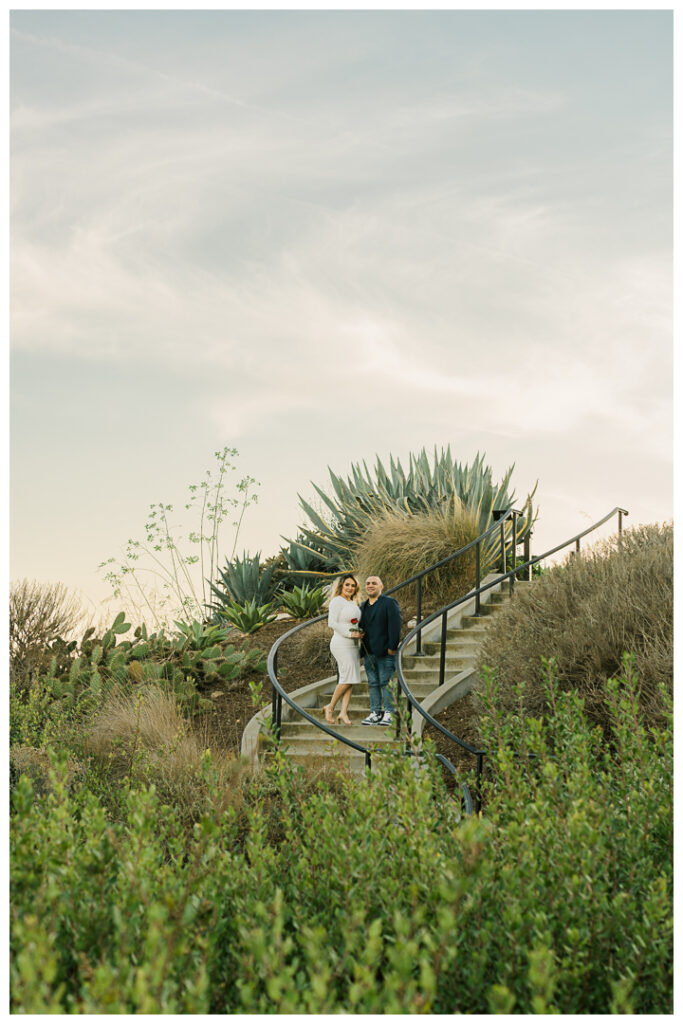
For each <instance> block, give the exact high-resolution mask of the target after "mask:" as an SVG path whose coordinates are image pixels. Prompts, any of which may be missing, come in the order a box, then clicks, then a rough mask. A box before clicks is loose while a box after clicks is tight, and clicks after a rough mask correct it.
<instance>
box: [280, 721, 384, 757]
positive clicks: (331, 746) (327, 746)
mask: <svg viewBox="0 0 683 1024" xmlns="http://www.w3.org/2000/svg"><path fill="white" fill-rule="evenodd" d="M345 735H347V736H348V739H350V740H353V741H354V743H359V744H361V745H362V746H363V747H367V748H368V749H377V748H382V749H384V748H389V747H391V746H400V743H398V741H397V740H396V737H395V736H394V731H393V729H387V728H383V727H382V726H372V725H366V726H359V727H358V728H357V729H355V728H347V730H346V734H345ZM320 736H321V734H320V733H318V735H317V736H313V735H312V734H311V735H310V736H285V735H284V734H283V736H282V749H283V750H284V749H285V748H286V750H287V754H288V755H292V754H315V753H318V752H320V753H322V752H325V751H326V752H328V753H329V752H330V751H332V750H342V751H344V753H346V754H348V755H351V754H356V755H360V756H362V752H361V751H357V750H354V749H353V747H346V745H345V744H344V743H341V742H339V741H338V740H333V739H331V738H330V737H327V736H325V737H323V738H322V739H321V738H320Z"/></svg>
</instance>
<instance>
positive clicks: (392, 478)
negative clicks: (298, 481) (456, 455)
mask: <svg viewBox="0 0 683 1024" xmlns="http://www.w3.org/2000/svg"><path fill="white" fill-rule="evenodd" d="M328 469H329V467H328ZM513 469H514V466H511V467H510V468H509V469H508V470H507V472H506V473H505V475H504V477H503V479H502V481H501V482H500V483H499V484H496V483H494V481H493V478H492V471H491V469H490V467H488V466H486V465H485V464H484V459H483V457H482V456H480V455H479V454H477V456H476V458H475V460H474V462H473V463H472V465H471V466H467V465H464V466H463V465H461V464H460V463H458V462H456V461H455V460H454V459H453V457H452V455H451V450H450V446H449V447H448V448H447V449H445V450H444V449H442V450H441V452H440V453H439V452H437V450H436V448H435V449H434V456H433V460H432V462H431V463H430V459H429V456H428V455H427V452H426V449H424V448H423V449H422V450H421V451H420V452H419V453H418V454H417V455H413V454H411V455H410V457H409V466H408V471H407V472H406V471H405V470H404V468H403V466H402V465H401V462H400V460H399V459H395V458H394V457H393V456H390V461H389V469H388V470H387V469H386V468H385V466H384V465H383V463H382V461H381V459H379V458H378V459H377V462H376V464H375V469H374V473H371V472H370V470H369V469H368V466H367V464H366V463H365V462H363V463H362V465H360V464H354V465H353V466H352V467H351V475H350V476H349V477H348V478H347V479H345V480H344V479H342V478H341V477H339V476H337V475H336V474H335V473H333V472H332V470H329V474H330V480H331V483H332V493H331V494H327V493H326V492H325V491H324V490H323V489H322V488H321V487H318V486H317V485H316V484H314V485H313V486H314V488H315V491H316V492H317V494H318V496H319V497H320V499H321V501H322V502H323V504H324V506H325V511H324V512H323V513H320V512H318V511H316V510H315V509H314V508H313V507H312V506H311V505H310V504H309V503H308V502H306V501H305V500H304V499H303V498H302V497H301V495H299V501H300V504H301V507H302V509H303V511H304V512H305V513H306V515H307V517H308V519H309V521H310V525H309V526H301V527H300V528H299V539H298V540H297V541H296V542H290V544H291V543H296V544H297V545H298V546H299V547H301V548H306V547H307V546H308V547H309V548H310V550H311V551H317V552H319V553H320V556H321V557H322V558H323V559H324V562H325V564H326V566H327V567H328V570H329V571H330V572H334V571H337V572H338V571H342V570H349V569H351V568H353V566H354V564H355V552H356V548H357V546H358V544H359V543H360V541H361V540H362V538H363V536H364V535H365V533H366V531H367V530H368V528H369V526H370V525H371V524H372V522H373V521H374V520H376V519H377V518H378V517H380V516H382V515H384V514H386V513H387V512H395V513H398V514H399V515H405V516H409V515H416V514H419V513H420V512H427V511H430V510H432V509H442V510H444V511H445V510H446V509H447V508H448V506H449V504H452V503H453V502H454V501H455V500H459V501H460V502H462V504H463V505H465V506H466V507H467V508H468V509H470V510H471V511H472V512H473V513H474V514H475V516H476V518H477V521H478V523H479V531H480V533H483V532H484V531H485V530H486V529H488V527H489V526H490V525H491V523H492V521H493V510H494V509H507V508H509V507H511V506H512V505H513V504H514V502H515V496H514V492H513V491H510V490H509V485H510V478H511V476H512V471H513ZM534 493H535V488H534V491H532V493H531V494H530V495H528V496H527V498H526V499H525V501H524V506H523V515H522V516H521V517H519V520H518V523H517V534H518V538H520V539H521V538H523V536H524V535H525V533H527V532H528V531H529V530H530V529H531V525H532V523H533V519H534V511H533V507H532V498H533V494H534ZM499 543H500V540H499V535H498V534H497V533H496V534H495V535H494V538H493V540H492V543H491V550H490V552H489V555H490V557H495V550H496V545H499ZM498 550H499V548H498Z"/></svg>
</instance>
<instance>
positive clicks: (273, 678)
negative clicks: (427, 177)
mask: <svg viewBox="0 0 683 1024" xmlns="http://www.w3.org/2000/svg"><path fill="white" fill-rule="evenodd" d="M520 514H521V513H520V512H519V511H518V510H517V509H512V508H510V509H507V510H506V511H505V512H504V513H503V515H502V516H501V518H500V519H499V520H498V521H497V522H495V523H493V524H492V525H491V526H490V527H489V528H488V530H486V531H485V532H484V533H483V534H481V536H479V537H476V538H475V539H474V540H473V541H470V542H469V543H468V544H466V545H465V546H464V547H462V548H459V549H458V550H457V551H454V552H453V553H452V554H450V555H447V556H446V557H445V558H442V559H441V560H440V561H438V562H435V563H434V565H430V566H429V567H428V568H427V569H423V570H421V571H420V572H418V573H415V575H413V576H410V577H409V578H408V579H407V580H403V582H402V583H398V584H397V585H396V586H395V587H391V588H390V589H389V590H387V591H386V593H387V595H388V594H393V593H395V592H396V591H397V590H402V589H403V587H407V586H409V585H410V584H411V583H417V585H418V616H419V614H420V604H421V593H420V584H421V581H422V578H423V577H425V576H427V575H428V574H429V573H430V572H433V571H434V570H435V569H440V568H441V567H442V566H444V565H447V564H448V562H451V561H453V559H454V558H457V557H459V556H460V555H463V554H464V553H465V552H466V551H469V550H470V549H471V548H473V547H474V546H475V545H481V543H482V542H483V541H485V540H486V539H487V538H488V537H489V536H490V535H491V534H493V533H494V532H495V531H497V530H501V528H504V524H505V522H507V520H508V519H512V521H513V525H514V526H516V517H517V516H518V515H520ZM515 540H516V537H515ZM478 553H479V547H477V554H478ZM477 561H479V559H477ZM324 619H327V613H324V614H323V615H318V616H316V618H314V619H309V620H308V621H307V622H300V623H299V625H298V626H294V627H293V628H292V629H290V630H288V631H287V632H286V633H283V634H282V636H281V637H278V639H277V640H276V641H275V643H274V644H273V646H272V647H271V648H270V651H269V652H268V660H267V671H268V678H269V680H270V683H271V686H272V688H273V699H272V711H271V723H272V724H273V730H274V735H275V738H276V740H277V741H278V742H279V739H280V729H281V725H282V701H283V700H284V701H285V702H286V703H287V704H288V705H289V706H290V707H291V708H292V709H293V710H294V711H296V712H297V714H299V715H301V717H302V718H305V719H306V721H308V722H311V723H312V724H313V725H315V726H316V727H317V728H318V729H321V730H322V731H323V732H324V733H326V734H327V735H328V736H331V737H332V738H333V739H335V740H339V741H340V742H342V743H344V744H346V746H348V747H351V748H352V749H353V750H357V751H359V752H360V753H363V754H364V755H365V764H366V767H368V768H369V767H370V766H371V752H370V750H369V749H368V747H365V746H363V745H362V744H360V743H356V742H355V740H351V739H349V737H348V736H345V735H343V733H339V732H336V731H335V730H334V729H331V728H330V727H329V725H328V724H327V723H326V722H321V721H320V720H319V719H317V718H314V717H313V716H312V715H310V714H309V713H308V712H307V711H306V709H305V708H302V707H301V706H300V705H299V704H297V703H296V701H294V700H292V698H291V697H290V696H289V694H288V693H286V692H285V691H284V690H283V688H282V686H281V685H280V682H279V680H278V678H277V656H278V651H279V649H280V647H281V645H282V644H283V643H284V642H285V640H287V639H288V638H289V637H291V636H294V635H295V633H298V632H299V631H300V630H302V629H306V628H308V627H309V626H314V625H315V624H316V623H317V622H322V621H323V620H324ZM445 761H448V759H447V758H445V759H444V762H442V763H445ZM448 765H450V767H451V769H452V770H453V771H455V769H453V768H452V765H451V764H450V762H448Z"/></svg>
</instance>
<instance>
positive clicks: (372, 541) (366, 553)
mask: <svg viewBox="0 0 683 1024" xmlns="http://www.w3.org/2000/svg"><path fill="white" fill-rule="evenodd" d="M478 536H479V524H478V521H477V519H476V517H475V516H474V515H473V514H472V513H471V512H470V511H468V510H467V509H466V508H465V507H464V506H463V505H462V504H461V503H458V504H456V505H453V504H452V503H451V504H450V505H449V506H448V508H447V509H445V510H437V509H434V510H432V511H430V512H426V513H421V514H415V515H400V514H398V513H395V512H391V513H387V514H386V515H385V516H383V517H382V518H381V519H378V520H376V521H375V523H374V525H373V526H372V527H371V528H370V529H369V530H368V532H367V533H366V535H365V537H364V538H363V541H362V542H361V544H360V545H359V546H358V548H357V550H356V568H357V573H358V578H359V579H361V580H364V579H365V578H366V577H367V576H371V575H375V576H380V577H381V578H382V581H383V583H384V589H385V591H386V590H388V589H389V588H390V587H393V586H395V585H396V584H397V583H401V582H402V581H403V580H405V579H408V578H409V577H411V576H414V575H415V573H418V572H420V571H421V570H422V569H427V568H428V567H429V566H430V565H433V564H434V563H435V562H438V561H440V560H441V559H442V558H446V556H447V555H450V554H452V553H453V552H454V551H456V550H457V549H458V548H461V547H464V546H465V545H466V544H469V542H470V541H472V540H474V539H475V538H476V537H478ZM483 569H484V566H482V572H483ZM474 580H475V552H474V548H472V550H471V551H470V552H468V553H467V554H466V555H463V556H462V558H457V559H455V560H454V561H453V562H451V563H450V564H449V565H446V566H444V567H443V568H442V569H438V570H436V572H434V573H433V574H432V575H431V576H430V577H428V578H427V579H426V580H425V581H424V582H423V591H422V600H423V614H427V613H428V612H430V611H434V610H436V609H437V608H440V607H442V606H443V605H444V604H448V603H450V602H451V601H454V600H455V599H456V598H458V597H462V596H463V595H464V594H466V593H467V591H468V590H470V589H471V587H472V586H473V585H474ZM394 597H396V599H397V600H398V602H399V604H400V605H401V612H402V614H403V617H404V620H405V619H406V618H408V617H410V616H412V615H413V614H414V612H415V603H416V588H415V586H414V585H413V586H410V587H405V588H403V589H402V590H399V591H398V592H397V593H396V594H394Z"/></svg>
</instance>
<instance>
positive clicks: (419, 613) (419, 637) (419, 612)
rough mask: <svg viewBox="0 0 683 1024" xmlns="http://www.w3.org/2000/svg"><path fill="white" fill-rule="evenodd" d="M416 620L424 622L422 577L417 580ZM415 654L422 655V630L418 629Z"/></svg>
mask: <svg viewBox="0 0 683 1024" xmlns="http://www.w3.org/2000/svg"><path fill="white" fill-rule="evenodd" d="M415 618H416V620H417V621H418V622H421V621H422V577H421V576H418V578H417V612H416V615H415ZM415 654H419V655H421V654H422V630H421V629H418V631H417V637H416V642H415Z"/></svg>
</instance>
